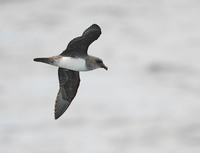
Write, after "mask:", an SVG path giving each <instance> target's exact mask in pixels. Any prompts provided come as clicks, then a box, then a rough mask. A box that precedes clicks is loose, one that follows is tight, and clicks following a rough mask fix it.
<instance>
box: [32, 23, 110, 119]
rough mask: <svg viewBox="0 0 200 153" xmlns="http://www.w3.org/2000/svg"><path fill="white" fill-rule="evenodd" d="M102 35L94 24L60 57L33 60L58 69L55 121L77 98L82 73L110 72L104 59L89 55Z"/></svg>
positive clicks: (72, 42) (74, 40) (75, 39)
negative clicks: (99, 70)
mask: <svg viewBox="0 0 200 153" xmlns="http://www.w3.org/2000/svg"><path fill="white" fill-rule="evenodd" d="M100 35H101V28H100V27H99V26H98V25H97V24H92V25H91V26H90V27H89V28H87V29H86V30H85V31H84V32H83V34H82V35H81V36H79V37H76V38H74V39H72V40H71V41H70V42H69V44H68V45H67V48H66V49H65V50H64V51H63V52H62V53H61V54H60V55H57V56H51V57H42V58H34V59H33V60H34V61H35V62H42V63H46V64H50V65H53V66H56V67H58V78H59V91H58V93H57V97H56V102H55V109H54V118H55V119H58V118H59V117H60V116H61V115H62V114H63V113H64V112H65V111H66V110H67V109H68V107H69V105H70V104H71V102H72V101H73V99H74V97H75V96H76V93H77V90H78V87H79V84H80V75H79V72H80V71H91V70H94V69H97V68H104V69H105V70H108V67H107V66H105V64H104V63H103V60H102V59H100V58H98V57H95V56H91V55H88V53H87V52H88V47H89V46H90V44H91V43H93V42H94V41H95V40H97V39H98V38H99V36H100Z"/></svg>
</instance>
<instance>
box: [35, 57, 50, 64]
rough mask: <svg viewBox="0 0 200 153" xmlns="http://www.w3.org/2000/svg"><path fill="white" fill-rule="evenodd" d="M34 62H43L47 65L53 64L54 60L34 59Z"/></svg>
mask: <svg viewBox="0 0 200 153" xmlns="http://www.w3.org/2000/svg"><path fill="white" fill-rule="evenodd" d="M33 60H34V61H35V62H42V63H47V64H52V63H53V60H52V59H51V58H34V59H33Z"/></svg>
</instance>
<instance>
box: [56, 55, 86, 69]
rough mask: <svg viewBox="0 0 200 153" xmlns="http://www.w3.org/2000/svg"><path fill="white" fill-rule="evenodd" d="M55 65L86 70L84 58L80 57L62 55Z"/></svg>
mask: <svg viewBox="0 0 200 153" xmlns="http://www.w3.org/2000/svg"><path fill="white" fill-rule="evenodd" d="M56 66H58V67H61V68H66V69H69V70H74V71H87V67H86V63H85V60H84V59H81V58H71V57H62V58H60V59H59V60H58V61H57V63H56Z"/></svg>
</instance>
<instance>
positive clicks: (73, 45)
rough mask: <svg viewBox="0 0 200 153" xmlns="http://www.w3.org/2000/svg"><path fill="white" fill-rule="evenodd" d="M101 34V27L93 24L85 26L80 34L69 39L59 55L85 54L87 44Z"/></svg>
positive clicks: (76, 55) (75, 55) (77, 55)
mask: <svg viewBox="0 0 200 153" xmlns="http://www.w3.org/2000/svg"><path fill="white" fill-rule="evenodd" d="M100 35H101V28H100V27H99V26H98V25H96V24H93V25H91V26H90V27H89V28H87V29H86V30H85V31H84V32H83V34H82V36H80V37H77V38H74V39H73V40H71V41H70V42H69V44H68V46H67V48H66V50H64V51H63V52H62V53H61V55H63V56H71V57H79V56H85V55H87V49H88V47H89V45H90V44H91V43H92V42H93V41H95V40H97V39H98V38H99V36H100Z"/></svg>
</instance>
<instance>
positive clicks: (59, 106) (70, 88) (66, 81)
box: [55, 68, 80, 119]
mask: <svg viewBox="0 0 200 153" xmlns="http://www.w3.org/2000/svg"><path fill="white" fill-rule="evenodd" d="M58 77H59V83H60V89H59V92H58V95H57V98H56V104H55V119H58V118H59V117H60V116H61V115H62V114H63V113H64V112H65V111H66V110H67V108H68V107H69V105H70V104H71V102H72V100H73V99H74V97H75V95H76V93H77V90H78V87H79V83H80V77H79V72H78V71H72V70H68V69H63V68H59V69H58Z"/></svg>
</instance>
